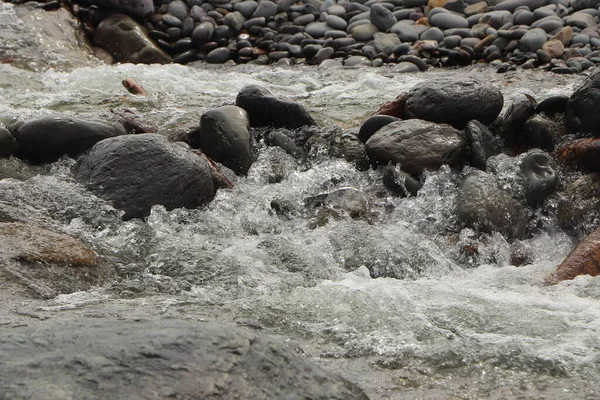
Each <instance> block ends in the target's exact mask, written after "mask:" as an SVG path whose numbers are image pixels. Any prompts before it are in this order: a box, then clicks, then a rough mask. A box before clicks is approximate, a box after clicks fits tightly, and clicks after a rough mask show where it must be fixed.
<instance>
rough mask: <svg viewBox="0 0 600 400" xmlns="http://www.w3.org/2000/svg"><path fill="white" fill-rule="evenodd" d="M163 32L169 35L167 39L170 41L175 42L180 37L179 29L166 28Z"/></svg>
mask: <svg viewBox="0 0 600 400" xmlns="http://www.w3.org/2000/svg"><path fill="white" fill-rule="evenodd" d="M165 32H166V33H167V35H169V39H171V40H177V39H179V38H180V37H181V29H179V28H177V27H174V26H172V27H170V28H168V29H167V30H166V31H165Z"/></svg>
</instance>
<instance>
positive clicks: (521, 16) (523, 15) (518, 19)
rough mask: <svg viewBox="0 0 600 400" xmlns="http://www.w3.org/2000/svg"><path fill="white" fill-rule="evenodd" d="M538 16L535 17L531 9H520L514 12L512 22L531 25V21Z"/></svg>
mask: <svg viewBox="0 0 600 400" xmlns="http://www.w3.org/2000/svg"><path fill="white" fill-rule="evenodd" d="M536 19H539V18H535V16H534V14H533V13H532V12H531V11H527V10H522V11H521V12H520V13H518V14H517V13H515V15H514V22H515V25H527V26H529V25H531V24H533V22H534V21H535V20H536Z"/></svg>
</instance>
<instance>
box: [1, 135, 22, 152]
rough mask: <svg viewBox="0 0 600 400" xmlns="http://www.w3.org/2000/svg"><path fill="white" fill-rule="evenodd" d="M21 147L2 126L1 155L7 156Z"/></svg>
mask: <svg viewBox="0 0 600 400" xmlns="http://www.w3.org/2000/svg"><path fill="white" fill-rule="evenodd" d="M18 149H19V143H18V142H17V140H16V139H15V137H14V136H13V135H12V134H11V133H10V132H9V131H8V130H6V129H4V128H0V157H7V156H10V155H11V154H14V153H16V152H17V150H18Z"/></svg>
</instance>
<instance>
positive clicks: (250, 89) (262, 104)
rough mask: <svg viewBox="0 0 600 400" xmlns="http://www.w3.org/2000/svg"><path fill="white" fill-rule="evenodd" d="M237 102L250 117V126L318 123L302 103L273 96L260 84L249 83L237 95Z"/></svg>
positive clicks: (293, 125) (298, 125) (300, 125)
mask: <svg viewBox="0 0 600 400" xmlns="http://www.w3.org/2000/svg"><path fill="white" fill-rule="evenodd" d="M235 104H236V106H238V107H241V108H243V109H244V110H246V112H247V113H248V116H249V117H250V126H252V127H257V126H273V127H278V128H288V129H295V128H300V127H302V126H306V125H316V123H315V121H314V120H313V119H312V117H311V116H310V114H308V112H306V110H305V109H304V107H302V106H301V105H300V104H297V103H294V102H292V101H289V100H285V99H280V98H278V97H275V96H273V94H272V93H271V92H269V91H268V90H267V89H265V88H263V87H261V86H258V85H248V86H245V87H243V88H242V90H240V92H239V93H238V95H237V98H236V100H235Z"/></svg>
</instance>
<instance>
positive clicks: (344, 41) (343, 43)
mask: <svg viewBox="0 0 600 400" xmlns="http://www.w3.org/2000/svg"><path fill="white" fill-rule="evenodd" d="M355 43H356V40H354V39H353V38H351V37H345V38H340V39H335V40H334V41H333V43H332V44H331V45H332V47H333V48H334V49H341V48H342V47H348V46H352V45H354V44H355Z"/></svg>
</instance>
